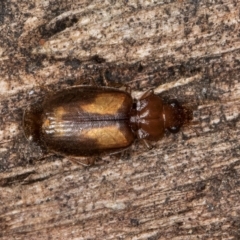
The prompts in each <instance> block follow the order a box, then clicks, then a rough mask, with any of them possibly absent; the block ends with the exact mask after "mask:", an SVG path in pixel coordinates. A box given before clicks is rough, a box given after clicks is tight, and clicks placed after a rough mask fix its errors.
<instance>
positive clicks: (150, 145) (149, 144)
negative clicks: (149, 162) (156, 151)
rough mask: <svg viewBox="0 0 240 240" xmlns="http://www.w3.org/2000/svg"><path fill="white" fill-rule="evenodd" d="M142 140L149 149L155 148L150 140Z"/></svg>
mask: <svg viewBox="0 0 240 240" xmlns="http://www.w3.org/2000/svg"><path fill="white" fill-rule="evenodd" d="M142 141H143V143H144V145H145V146H146V147H147V148H148V149H149V150H150V149H152V148H153V146H152V144H151V143H150V142H149V141H148V140H146V139H142Z"/></svg>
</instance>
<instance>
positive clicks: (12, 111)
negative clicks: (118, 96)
mask: <svg viewBox="0 0 240 240" xmlns="http://www.w3.org/2000/svg"><path fill="white" fill-rule="evenodd" d="M239 9H240V3H239V1H235V0H228V1H226V0H223V1H165V0H164V1H133V0H132V1H131V0H129V1H99V0H96V1H84V0H78V1H70V0H69V1H67V0H64V1H57V0H52V1H49V0H46V1H40V0H36V1H31V0H30V1H29V0H28V1H25V0H21V1H20V0H16V1H11V0H6V1H1V2H0V99H1V100H0V111H1V113H0V141H1V145H0V238H1V239H7V240H9V239H151V240H153V239H174V240H176V239H239V238H240V195H239V191H240V184H239V183H240V182H239V179H240V130H239V129H240V121H239V119H240V115H239V114H240V101H239V99H240V83H239V79H240V35H239V32H240V24H239V22H240V19H239V16H240V12H239V11H240V10H239ZM92 81H95V82H97V84H101V85H103V84H106V82H110V83H111V84H116V83H118V84H128V85H129V86H131V87H132V89H134V90H137V91H144V90H146V89H149V88H155V87H158V86H160V85H162V84H165V85H163V86H164V87H165V88H164V89H165V90H166V91H164V92H162V93H161V95H162V96H163V97H164V98H177V99H179V100H180V101H181V102H184V103H186V104H188V105H190V106H191V107H192V108H193V109H194V120H193V122H192V125H191V126H186V127H184V128H183V129H182V132H180V133H179V134H177V135H171V134H168V133H166V136H165V138H164V139H163V140H162V141H159V142H157V143H156V144H155V147H154V148H153V149H152V150H150V151H147V150H146V149H145V147H144V146H143V145H142V144H141V143H139V142H137V143H136V144H134V145H133V147H132V149H131V150H130V151H128V152H126V153H125V154H124V155H123V156H120V157H118V156H117V157H114V156H113V157H109V156H105V157H103V160H104V161H105V162H104V163H103V164H100V165H96V166H93V167H91V168H84V167H83V166H78V165H74V164H72V163H71V162H70V161H69V160H68V158H67V157H65V158H64V157H62V156H56V155H54V154H52V155H51V154H50V155H46V154H44V153H42V152H41V150H40V149H39V148H38V147H36V146H32V145H30V144H29V143H28V142H27V141H26V140H25V137H24V134H23V131H22V126H21V124H22V115H23V112H24V108H25V107H26V106H27V105H28V104H29V103H30V102H34V101H36V100H37V99H38V98H41V97H44V96H46V91H50V92H51V91H55V90H57V89H62V88H64V87H67V86H71V85H73V84H78V83H81V84H84V83H89V82H92ZM174 86H177V87H174ZM167 89H168V90H167ZM158 92H161V91H160V90H158Z"/></svg>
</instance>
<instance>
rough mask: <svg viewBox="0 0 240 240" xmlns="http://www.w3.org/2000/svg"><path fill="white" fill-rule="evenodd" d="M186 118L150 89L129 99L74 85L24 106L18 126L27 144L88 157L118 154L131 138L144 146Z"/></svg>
mask: <svg viewBox="0 0 240 240" xmlns="http://www.w3.org/2000/svg"><path fill="white" fill-rule="evenodd" d="M191 119H192V111H191V110H190V109H187V108H185V107H183V106H181V105H180V104H179V103H178V101H177V100H175V99H174V100H170V101H167V102H164V101H163V100H162V99H161V98H160V97H159V96H157V95H155V94H154V92H153V91H152V90H150V91H147V92H145V93H144V94H143V95H142V96H141V97H140V98H139V99H134V98H133V97H132V96H131V94H130V93H129V92H127V91H122V90H120V89H116V88H109V87H94V86H75V87H69V88H66V89H64V90H61V91H59V92H57V93H55V94H52V95H50V96H49V97H46V98H45V99H44V100H43V101H41V102H38V103H35V104H32V105H30V106H29V107H27V108H26V110H25V112H24V117H23V128H24V132H25V136H26V138H27V139H28V140H30V141H32V142H34V143H37V144H38V145H40V146H41V147H43V148H46V149H47V150H48V151H53V152H56V153H60V154H63V155H68V156H73V157H79V156H83V157H86V156H87V157H88V156H98V155H102V154H114V153H117V152H121V151H123V150H125V149H127V148H128V147H130V146H131V145H132V144H133V142H134V141H135V139H136V138H137V139H140V140H143V141H144V142H145V143H146V144H147V145H148V146H149V144H148V142H149V141H158V140H159V139H161V138H162V137H163V136H164V133H165V130H166V129H167V130H168V131H169V132H172V133H176V132H178V131H179V129H180V128H181V126H182V125H183V124H185V123H187V122H189V121H190V120H191Z"/></svg>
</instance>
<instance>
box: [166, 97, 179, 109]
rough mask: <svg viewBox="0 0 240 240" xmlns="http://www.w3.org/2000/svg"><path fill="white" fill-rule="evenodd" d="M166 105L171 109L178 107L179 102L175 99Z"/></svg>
mask: <svg viewBox="0 0 240 240" xmlns="http://www.w3.org/2000/svg"><path fill="white" fill-rule="evenodd" d="M168 104H169V105H170V106H171V107H173V108H176V107H179V102H178V101H177V100H176V99H171V100H169V101H168Z"/></svg>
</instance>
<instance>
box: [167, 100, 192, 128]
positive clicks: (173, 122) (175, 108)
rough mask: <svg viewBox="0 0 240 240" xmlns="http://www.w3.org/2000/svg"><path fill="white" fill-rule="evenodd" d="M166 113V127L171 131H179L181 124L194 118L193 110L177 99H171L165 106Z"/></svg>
mask: <svg viewBox="0 0 240 240" xmlns="http://www.w3.org/2000/svg"><path fill="white" fill-rule="evenodd" d="M163 114H164V115H165V121H164V123H165V128H166V129H167V130H168V131H169V132H171V133H177V132H178V131H179V130H180V128H181V126H183V125H184V124H186V123H188V122H190V121H191V120H192V118H193V112H192V110H190V109H188V108H186V107H183V106H181V105H180V104H179V102H178V101H177V100H176V99H172V100H169V101H168V102H167V104H164V106H163Z"/></svg>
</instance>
